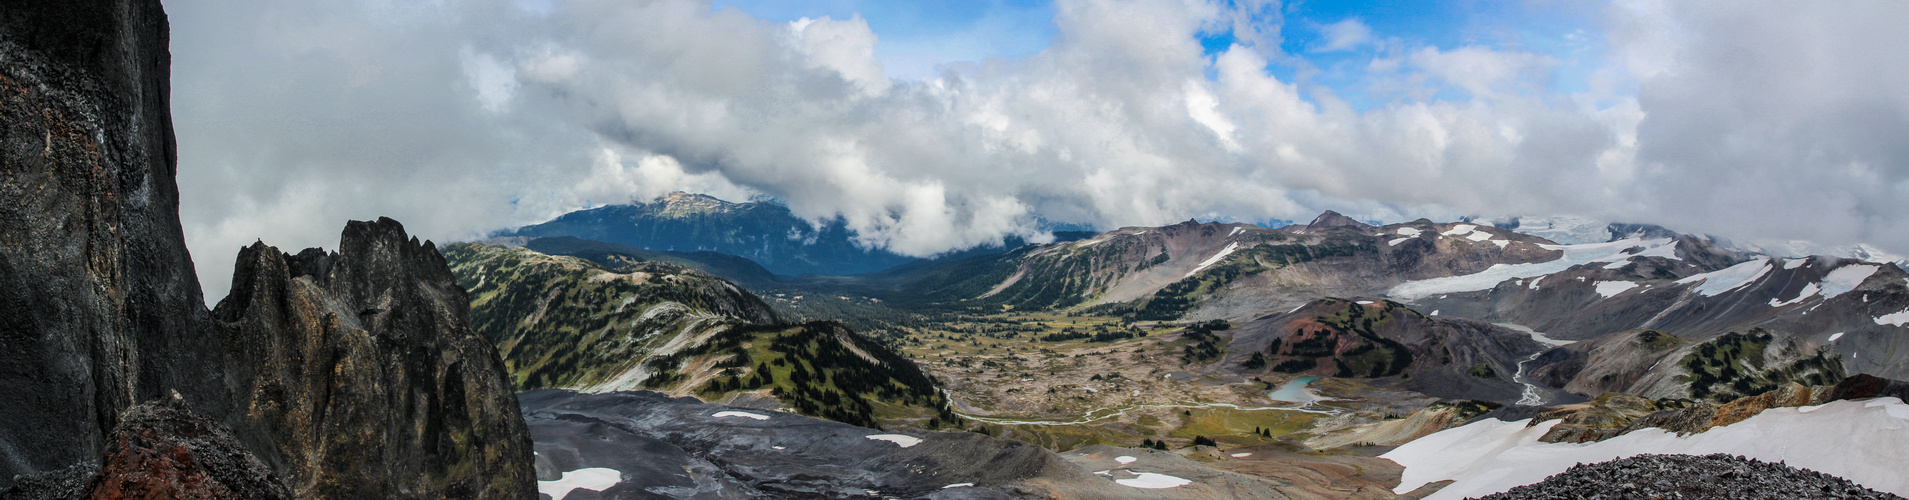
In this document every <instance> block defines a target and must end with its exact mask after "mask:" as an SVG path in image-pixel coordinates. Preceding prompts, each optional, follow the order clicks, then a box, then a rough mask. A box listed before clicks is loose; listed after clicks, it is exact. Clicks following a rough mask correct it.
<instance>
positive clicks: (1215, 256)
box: [1180, 243, 1240, 279]
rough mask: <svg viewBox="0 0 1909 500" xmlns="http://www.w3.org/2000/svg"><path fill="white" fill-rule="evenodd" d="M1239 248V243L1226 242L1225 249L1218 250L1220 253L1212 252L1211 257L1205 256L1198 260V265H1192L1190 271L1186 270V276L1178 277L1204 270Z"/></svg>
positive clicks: (1190, 275)
mask: <svg viewBox="0 0 1909 500" xmlns="http://www.w3.org/2000/svg"><path fill="white" fill-rule="evenodd" d="M1239 249H1240V244H1239V243H1227V244H1226V249H1225V250H1220V253H1217V254H1213V256H1212V257H1207V258H1206V260H1203V261H1200V265H1199V266H1197V267H1194V268H1193V270H1192V271H1187V273H1186V276H1181V277H1180V279H1186V278H1191V277H1193V275H1194V274H1198V273H1199V272H1200V271H1204V270H1206V268H1207V266H1211V265H1214V264H1218V263H1219V262H1220V260H1222V259H1225V258H1226V256H1228V255H1232V254H1233V251H1234V250H1239Z"/></svg>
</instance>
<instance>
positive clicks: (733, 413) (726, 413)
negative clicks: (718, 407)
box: [710, 411, 769, 420]
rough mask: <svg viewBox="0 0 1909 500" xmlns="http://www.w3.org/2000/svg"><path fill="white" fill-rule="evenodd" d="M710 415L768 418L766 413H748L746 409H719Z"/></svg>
mask: <svg viewBox="0 0 1909 500" xmlns="http://www.w3.org/2000/svg"><path fill="white" fill-rule="evenodd" d="M710 416H712V417H742V418H753V419H756V420H768V419H769V416H768V415H763V414H760V413H749V412H746V411H719V412H716V414H715V415H710Z"/></svg>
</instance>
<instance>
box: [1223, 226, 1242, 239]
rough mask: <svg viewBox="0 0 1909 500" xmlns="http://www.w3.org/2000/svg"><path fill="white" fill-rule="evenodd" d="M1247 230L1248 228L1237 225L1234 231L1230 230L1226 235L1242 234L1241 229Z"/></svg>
mask: <svg viewBox="0 0 1909 500" xmlns="http://www.w3.org/2000/svg"><path fill="white" fill-rule="evenodd" d="M1245 230H1246V228H1243V227H1236V228H1233V232H1230V233H1226V236H1228V237H1231V236H1233V235H1235V234H1240V231H1245Z"/></svg>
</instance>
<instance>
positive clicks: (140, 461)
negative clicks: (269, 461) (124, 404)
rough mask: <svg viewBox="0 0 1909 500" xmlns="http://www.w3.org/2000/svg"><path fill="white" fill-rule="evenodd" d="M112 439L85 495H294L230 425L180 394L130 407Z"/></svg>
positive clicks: (147, 496)
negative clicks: (197, 411) (192, 407)
mask: <svg viewBox="0 0 1909 500" xmlns="http://www.w3.org/2000/svg"><path fill="white" fill-rule="evenodd" d="M110 440H111V441H112V446H111V447H110V448H108V449H107V451H106V458H105V464H104V466H102V467H101V469H100V473H99V475H98V477H95V478H94V479H93V481H92V486H91V487H90V488H88V491H87V492H86V498H93V499H113V498H234V499H239V498H247V499H253V498H256V499H270V498H291V493H289V492H288V491H286V489H285V483H284V482H282V481H280V480H279V478H278V476H276V475H274V474H272V471H271V470H270V469H267V468H266V467H265V463H264V462H260V461H259V459H258V457H255V456H252V454H251V453H249V452H247V451H245V448H243V447H241V446H239V443H238V440H236V439H234V438H233V437H232V432H231V431H229V430H227V429H226V428H225V427H223V426H220V425H219V424H218V423H216V422H213V421H211V420H206V419H205V418H204V417H200V416H198V415H194V414H192V412H191V411H188V410H187V409H186V405H185V403H184V402H183V401H181V400H178V399H172V398H167V399H161V400H158V401H153V402H150V403H145V404H141V405H139V406H134V407H132V408H128V409H127V410H126V413H125V414H124V415H122V417H121V419H120V423H119V428H117V429H114V430H113V435H112V436H111V437H110Z"/></svg>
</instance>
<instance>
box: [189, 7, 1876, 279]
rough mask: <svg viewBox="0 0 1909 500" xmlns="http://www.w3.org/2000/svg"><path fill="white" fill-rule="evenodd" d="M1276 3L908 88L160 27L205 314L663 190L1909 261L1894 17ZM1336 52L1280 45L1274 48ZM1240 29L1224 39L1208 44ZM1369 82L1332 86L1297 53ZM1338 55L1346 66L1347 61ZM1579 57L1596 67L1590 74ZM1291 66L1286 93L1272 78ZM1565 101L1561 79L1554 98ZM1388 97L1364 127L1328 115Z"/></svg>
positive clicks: (1793, 11)
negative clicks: (1696, 244)
mask: <svg viewBox="0 0 1909 500" xmlns="http://www.w3.org/2000/svg"><path fill="white" fill-rule="evenodd" d="M1281 9H1282V7H1281V6H1279V5H1274V4H1266V3H1264V2H1219V3H1208V2H1205V1H1201V0H1060V1H1057V2H1056V3H1055V5H1054V6H1053V11H1054V19H1053V25H1054V29H1055V35H1054V38H1053V39H1052V42H1051V46H1050V47H1048V48H1047V49H1046V50H1043V51H1040V52H1037V53H1034V54H1031V55H1026V56H1024V57H1017V58H1012V59H1001V58H990V59H984V60H979V61H947V62H946V63H945V64H942V65H940V66H939V68H938V73H937V74H936V75H935V76H933V77H931V78H921V79H896V78H892V77H890V76H889V75H890V73H889V72H887V71H885V68H884V67H883V64H882V62H881V60H880V59H878V58H877V57H876V55H877V53H878V50H877V47H879V46H880V44H881V40H880V37H878V36H877V35H876V33H874V32H873V31H871V29H870V28H869V24H868V22H867V21H866V20H864V19H862V18H860V17H850V18H848V19H834V18H826V17H825V18H817V19H803V20H798V21H796V22H793V23H788V22H770V21H764V20H761V19H758V18H755V17H752V16H751V15H749V14H747V13H744V12H742V11H738V10H735V9H729V8H724V9H712V8H711V7H710V6H709V4H707V3H706V2H701V1H693V0H652V1H553V2H522V1H519V2H511V1H492V0H471V1H460V0H445V1H441V2H430V3H413V2H385V1H376V0H362V1H357V2H345V3H327V4H325V5H315V4H313V3H311V2H296V1H278V0H247V1H236V0H194V1H184V2H175V3H173V4H170V5H169V10H170V12H171V15H172V21H173V24H174V27H173V55H174V79H175V84H174V87H173V88H174V101H173V103H174V118H175V121H176V122H177V128H178V134H179V142H180V159H181V169H180V185H181V190H182V193H183V195H184V196H183V201H182V206H181V210H182V214H183V217H184V220H185V225H186V227H185V229H186V232H187V236H188V243H189V244H190V246H191V248H192V250H193V252H194V255H195V258H196V259H197V261H198V263H199V269H200V270H201V274H202V278H203V281H204V282H205V283H206V287H207V290H208V292H207V293H208V295H209V296H213V297H217V296H222V295H223V294H224V292H225V287H226V283H227V280H228V279H229V278H228V277H227V276H226V271H225V270H226V269H229V267H228V266H229V262H230V259H231V255H233V254H234V253H235V252H236V251H237V249H238V247H239V246H241V245H244V244H246V243H250V242H251V241H253V240H254V239H261V238H262V239H264V240H265V241H267V242H268V243H272V244H275V245H279V246H280V247H282V248H301V247H305V246H332V245H335V240H334V238H336V231H337V230H338V229H339V228H341V227H343V222H344V221H345V220H347V219H363V218H370V217H376V216H379V215H388V216H392V217H394V218H397V219H399V220H402V221H404V222H405V223H406V224H407V227H408V228H409V229H411V230H412V231H413V232H414V233H418V234H421V235H423V236H426V237H431V238H436V239H440V240H442V239H458V238H471V237H476V236H479V235H482V234H484V233H485V232H488V231H490V230H494V229H498V228H503V227H510V226H516V225H522V224H526V223H534V222H540V221H542V220H546V219H548V218H550V217H553V216H555V215H558V214H561V213H563V212H566V211H570V210H574V209H577V208H582V207H586V206H593V205H602V204H608V203H623V202H628V201H632V200H635V201H645V200H648V199H650V198H652V197H655V196H657V195H661V194H664V193H667V192H669V191H674V190H686V191H694V192H704V193H710V194H713V195H716V196H718V197H722V198H726V199H732V200H740V199H744V198H748V197H752V196H768V197H773V198H775V199H777V200H780V201H781V202H783V203H786V204H788V205H789V207H790V208H791V209H792V210H794V211H795V213H796V214H798V215H800V216H803V217H806V218H810V219H814V220H823V219H833V218H836V217H840V218H841V219H842V220H843V221H845V222H846V223H847V224H848V226H849V227H850V228H852V229H854V230H856V231H857V232H858V234H860V235H861V238H862V239H863V241H864V242H865V243H867V244H869V245H872V246H880V247H885V248H888V249H890V250H893V251H896V252H900V253H905V254H911V255H933V254H935V253H938V252H943V251H947V250H951V249H958V248H964V247H968V246H973V245H977V244H985V243H992V242H998V241H1000V239H1001V238H1002V237H1003V236H1005V235H1010V234H1018V235H1024V236H1031V235H1035V234H1038V233H1039V231H1038V228H1037V227H1036V223H1037V220H1039V219H1045V220H1048V221H1054V222H1066V223H1079V224H1089V225H1095V226H1098V227H1101V228H1113V227H1118V226H1125V225H1154V224H1164V223H1171V222H1175V221H1180V220H1185V219H1187V218H1189V217H1200V218H1230V219H1237V220H1246V221H1253V220H1267V219H1298V220H1305V219H1308V218H1310V217H1311V216H1312V215H1314V214H1316V213H1317V212H1318V211H1320V210H1322V209H1335V210H1339V211H1341V212H1346V213H1348V214H1351V215H1354V216H1355V217H1359V218H1363V219H1379V220H1387V221H1398V220H1405V219H1410V218H1416V217H1420V216H1426V217H1432V218H1434V219H1451V218H1454V217H1456V216H1458V215H1463V214H1481V215H1503V214H1550V213H1571V214H1580V215H1587V216H1594V217H1602V218H1607V219H1614V220H1641V221H1651V222H1660V223H1664V224H1666V225H1669V226H1671V227H1673V228H1676V229H1679V230H1684V231H1690V232H1707V233H1714V234H1719V235H1724V236H1728V237H1732V238H1735V239H1740V240H1752V241H1754V240H1758V239H1771V240H1779V239H1780V240H1788V239H1812V240H1816V241H1819V242H1823V243H1828V244H1842V243H1847V242H1856V241H1866V242H1870V243H1874V244H1878V245H1882V246H1884V247H1887V248H1889V249H1891V250H1896V251H1897V252H1898V253H1901V249H1909V179H1906V178H1909V142H1905V141H1902V140H1901V138H1902V137H1909V67H1906V66H1903V65H1901V64H1898V62H1899V59H1900V54H1904V53H1909V32H1904V31H1902V30H1898V29H1896V28H1895V26H1893V24H1895V23H1892V22H1891V21H1892V20H1900V19H1909V4H1903V3H1889V2H1877V3H1854V2H1849V3H1812V4H1795V5H1771V4H1756V3H1750V2H1661V3H1660V2H1649V1H1622V2H1618V3H1614V4H1609V5H1600V6H1598V9H1596V10H1597V11H1599V12H1601V14H1600V15H1601V16H1602V17H1601V18H1600V19H1599V20H1598V21H1599V22H1600V23H1601V26H1602V27H1603V28H1604V32H1603V33H1601V34H1599V35H1598V36H1596V37H1595V38H1596V40H1595V41H1594V42H1593V50H1591V51H1590V52H1591V53H1592V54H1593V55H1595V58H1596V60H1595V61H1591V62H1590V63H1589V64H1595V65H1596V67H1597V69H1596V70H1595V71H1592V72H1589V75H1590V76H1589V77H1588V78H1586V79H1585V81H1583V82H1574V83H1576V84H1575V85H1558V82H1557V81H1556V78H1558V75H1559V71H1558V68H1560V67H1561V66H1563V65H1565V64H1566V63H1567V61H1564V60H1561V59H1560V58H1559V56H1558V55H1556V54H1552V53H1542V52H1535V51H1529V50H1526V49H1523V48H1520V47H1518V46H1516V45H1509V44H1503V43H1493V44H1472V45H1458V46H1446V47H1441V46H1435V45H1413V44H1411V43H1410V42H1406V41H1401V40H1400V39H1396V38H1387V36H1388V35H1387V34H1386V33H1382V32H1377V31H1374V30H1372V29H1371V28H1369V27H1367V26H1366V25H1365V24H1362V23H1360V22H1359V21H1357V20H1356V19H1354V20H1349V21H1346V22H1341V23H1336V24H1330V25H1317V26H1312V27H1304V28H1302V27H1293V26H1284V25H1282V20H1281V19H1282V15H1281V14H1282V12H1283V11H1282V10H1281ZM1293 29H1315V30H1324V31H1322V32H1321V39H1322V40H1326V41H1327V42H1326V43H1325V44H1324V45H1320V46H1314V47H1301V48H1298V49H1295V50H1294V51H1292V52H1288V51H1287V50H1284V49H1282V47H1281V45H1282V40H1283V39H1282V38H1281V36H1282V30H1293ZM1217 34H1230V35H1231V37H1230V39H1232V40H1236V42H1235V43H1233V44H1232V45H1231V46H1228V47H1224V48H1221V49H1218V50H1213V49H1211V48H1208V47H1205V46H1203V45H1202V39H1203V37H1204V38H1207V39H1211V38H1212V37H1213V36H1215V35H1217ZM1328 51H1329V52H1333V53H1334V54H1333V55H1334V57H1355V58H1359V59H1361V60H1365V61H1367V62H1366V63H1365V64H1363V65H1361V66H1359V69H1358V71H1360V72H1361V73H1360V74H1359V75H1358V77H1359V81H1360V82H1362V83H1361V84H1360V85H1363V86H1364V87H1363V88H1361V89H1347V88H1343V87H1340V88H1335V87H1331V86H1326V85H1320V84H1315V83H1313V82H1311V81H1310V80H1309V79H1308V77H1307V76H1305V75H1309V74H1316V73H1317V72H1319V71H1320V68H1316V67H1313V66H1312V64H1311V63H1310V62H1309V61H1308V60H1307V59H1306V54H1305V52H1328ZM1348 54H1350V55H1348ZM1569 62H1575V63H1578V64H1586V62H1585V61H1569ZM1282 68H1283V69H1286V70H1291V71H1286V73H1288V74H1296V75H1300V76H1296V77H1290V78H1288V79H1286V80H1282V79H1280V78H1277V77H1275V76H1273V75H1274V74H1275V73H1280V72H1281V71H1274V70H1279V69H1282ZM1559 88H1574V89H1578V90H1573V91H1568V92H1567V91H1559V90H1555V89H1559ZM1350 90H1360V91H1370V92H1375V93H1379V94H1383V95H1387V96H1393V98H1391V99H1390V100H1387V101H1383V102H1378V103H1374V104H1371V105H1369V106H1360V107H1359V108H1358V109H1355V107H1354V106H1352V105H1350V104H1348V103H1347V101H1346V100H1345V99H1342V98H1341V97H1340V96H1339V93H1341V92H1346V91H1350Z"/></svg>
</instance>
